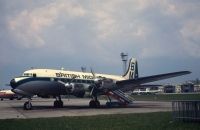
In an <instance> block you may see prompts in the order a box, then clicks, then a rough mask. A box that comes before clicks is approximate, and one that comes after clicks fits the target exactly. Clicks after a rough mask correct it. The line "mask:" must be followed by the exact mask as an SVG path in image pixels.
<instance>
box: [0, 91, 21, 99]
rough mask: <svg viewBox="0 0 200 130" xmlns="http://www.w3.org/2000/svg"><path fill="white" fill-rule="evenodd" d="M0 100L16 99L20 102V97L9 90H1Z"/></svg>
mask: <svg viewBox="0 0 200 130" xmlns="http://www.w3.org/2000/svg"><path fill="white" fill-rule="evenodd" d="M0 98H1V101H3V99H10V100H13V99H15V98H16V99H17V100H21V99H22V96H20V95H17V94H15V93H14V92H12V91H11V90H1V91H0Z"/></svg>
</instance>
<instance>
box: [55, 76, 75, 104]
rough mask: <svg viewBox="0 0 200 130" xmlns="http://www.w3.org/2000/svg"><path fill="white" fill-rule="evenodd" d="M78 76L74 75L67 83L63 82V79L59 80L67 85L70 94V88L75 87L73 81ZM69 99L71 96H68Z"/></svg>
mask: <svg viewBox="0 0 200 130" xmlns="http://www.w3.org/2000/svg"><path fill="white" fill-rule="evenodd" d="M76 77H77V76H76V75H74V76H73V77H72V79H71V80H70V81H69V82H67V83H65V82H63V81H61V80H59V81H58V82H59V83H61V84H63V85H64V86H65V88H66V91H67V94H68V95H70V90H71V89H72V88H73V85H74V84H73V83H72V82H73V81H74V80H75V79H76ZM68 97H69V96H68ZM68 100H69V98H68Z"/></svg>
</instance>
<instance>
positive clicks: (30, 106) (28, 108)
mask: <svg viewBox="0 0 200 130" xmlns="http://www.w3.org/2000/svg"><path fill="white" fill-rule="evenodd" d="M31 109H32V104H31V99H29V100H28V101H27V102H25V103H24V110H31Z"/></svg>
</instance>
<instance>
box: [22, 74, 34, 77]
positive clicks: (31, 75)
mask: <svg viewBox="0 0 200 130" xmlns="http://www.w3.org/2000/svg"><path fill="white" fill-rule="evenodd" d="M23 76H27V77H33V74H32V73H24V74H23Z"/></svg>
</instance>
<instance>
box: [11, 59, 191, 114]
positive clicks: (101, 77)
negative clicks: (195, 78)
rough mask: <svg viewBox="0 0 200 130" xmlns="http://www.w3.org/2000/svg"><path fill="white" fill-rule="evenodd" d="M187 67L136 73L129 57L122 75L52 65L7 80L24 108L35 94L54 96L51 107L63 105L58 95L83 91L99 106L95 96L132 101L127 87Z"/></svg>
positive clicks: (134, 60)
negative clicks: (146, 74) (128, 95)
mask: <svg viewBox="0 0 200 130" xmlns="http://www.w3.org/2000/svg"><path fill="white" fill-rule="evenodd" d="M190 73H191V72H190V71H179V72H172V73H165V74H159V75H152V76H147V77H139V75H138V65H137V60H136V59H135V58H131V59H130V61H129V66H128V68H127V72H126V73H125V74H124V75H123V76H120V75H109V74H97V73H94V72H93V70H92V69H91V73H89V72H78V71H65V70H63V69H61V70H55V69H31V70H27V71H25V72H24V73H23V75H22V76H19V77H16V78H14V79H12V80H11V81H10V86H11V87H12V91H13V92H14V93H17V94H20V95H23V96H25V97H27V98H28V101H26V102H25V103H24V109H25V110H31V109H32V104H31V98H32V96H34V95H37V96H38V97H48V96H53V97H54V98H55V101H54V107H55V108H62V107H63V101H62V100H61V95H74V96H76V97H79V98H83V97H84V95H85V93H86V92H89V94H90V97H91V98H92V99H91V100H90V102H89V107H91V108H98V107H100V102H99V100H98V96H100V95H106V96H108V98H109V100H110V102H111V99H110V97H113V98H115V99H117V100H118V101H120V102H122V103H124V104H128V103H130V102H132V101H131V100H130V99H129V98H128V97H127V96H126V95H125V93H124V92H125V91H130V90H133V89H134V88H136V87H137V86H140V85H142V84H145V83H149V82H153V81H158V80H162V79H168V78H172V77H176V76H181V75H185V74H190Z"/></svg>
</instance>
